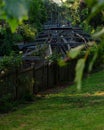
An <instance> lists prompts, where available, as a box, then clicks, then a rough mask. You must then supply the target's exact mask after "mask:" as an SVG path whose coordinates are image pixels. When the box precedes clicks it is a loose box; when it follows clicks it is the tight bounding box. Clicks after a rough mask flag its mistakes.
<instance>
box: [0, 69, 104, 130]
mask: <svg viewBox="0 0 104 130" xmlns="http://www.w3.org/2000/svg"><path fill="white" fill-rule="evenodd" d="M0 130H104V71H101V72H98V73H94V74H92V75H91V76H89V77H88V78H87V79H85V80H84V81H83V87H82V91H81V92H80V93H78V92H77V91H76V87H75V86H74V85H73V86H71V87H68V88H65V89H64V90H62V91H60V92H59V93H54V94H47V95H46V96H44V97H42V98H41V99H39V100H37V101H35V102H33V103H32V104H30V105H26V106H25V107H22V108H19V109H18V110H17V111H15V112H12V113H9V114H5V115H1V116H0Z"/></svg>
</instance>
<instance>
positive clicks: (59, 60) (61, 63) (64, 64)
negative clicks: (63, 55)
mask: <svg viewBox="0 0 104 130" xmlns="http://www.w3.org/2000/svg"><path fill="white" fill-rule="evenodd" d="M58 64H59V66H61V67H63V66H66V65H67V64H66V62H65V61H64V60H63V59H58Z"/></svg>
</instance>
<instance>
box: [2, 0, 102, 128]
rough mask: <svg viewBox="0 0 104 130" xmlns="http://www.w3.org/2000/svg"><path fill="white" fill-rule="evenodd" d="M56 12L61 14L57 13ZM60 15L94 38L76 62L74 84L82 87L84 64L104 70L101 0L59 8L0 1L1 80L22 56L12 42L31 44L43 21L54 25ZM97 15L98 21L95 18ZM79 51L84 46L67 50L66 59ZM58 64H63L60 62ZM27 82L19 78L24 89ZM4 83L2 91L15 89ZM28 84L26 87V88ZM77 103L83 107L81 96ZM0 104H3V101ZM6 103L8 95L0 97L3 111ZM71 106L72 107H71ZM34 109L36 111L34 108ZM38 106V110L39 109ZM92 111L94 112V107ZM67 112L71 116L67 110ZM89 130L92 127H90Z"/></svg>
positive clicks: (45, 1) (37, 1)
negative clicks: (53, 22)
mask: <svg viewBox="0 0 104 130" xmlns="http://www.w3.org/2000/svg"><path fill="white" fill-rule="evenodd" d="M62 1H63V0H62ZM58 12H60V13H59V14H58ZM59 15H61V16H62V19H65V20H66V21H71V23H72V24H73V25H74V26H80V27H82V28H84V30H85V31H87V32H88V33H90V34H91V35H92V37H93V39H95V42H93V45H94V46H93V47H91V48H89V49H88V50H87V51H86V52H85V53H84V55H82V56H81V57H80V58H81V59H79V61H78V64H77V67H76V79H75V81H76V82H77V83H78V89H80V88H81V87H80V85H81V81H82V78H83V71H84V69H85V68H86V65H88V66H87V69H88V71H89V72H90V71H91V70H92V68H93V66H94V68H100V67H101V68H103V67H104V35H103V34H104V27H103V26H104V1H102V0H99V1H97V0H96V1H93V0H72V1H71V0H67V1H65V2H63V3H62V5H61V6H59V5H57V4H56V3H54V2H53V1H51V0H31V1H26V0H15V1H12V0H9V2H8V0H0V56H3V58H2V59H0V76H1V77H2V75H5V73H7V72H8V71H14V70H17V69H18V68H19V67H20V66H21V61H22V59H21V56H20V55H19V52H18V49H17V48H16V46H15V43H16V44H17V43H18V42H22V43H23V42H24V43H28V42H32V41H34V39H35V37H36V36H37V34H38V32H39V31H41V29H42V25H43V24H44V22H46V21H48V20H49V21H48V22H51V20H52V17H53V16H54V19H56V21H55V22H56V23H57V22H59V21H60V19H59ZM99 16H100V18H98V17H99ZM57 17H58V18H57ZM95 21H96V22H95ZM62 22H63V21H62ZM95 32H96V33H95ZM96 39H97V40H96ZM96 41H97V42H96ZM97 44H99V45H97ZM79 48H80V47H79ZM82 49H83V47H81V48H80V49H78V48H76V49H72V51H70V52H69V54H68V55H69V57H71V58H73V54H74V58H76V57H78V56H79V54H80V53H81V50H82ZM43 51H44V50H42V53H41V55H42V54H43ZM13 52H15V53H16V55H14V56H11V53H13ZM34 55H39V54H38V52H37V53H36V54H34ZM59 56H60V55H59V54H58V55H57V54H53V55H52V57H48V59H49V60H50V61H56V59H57V58H58V57H59ZM78 58H79V57H78ZM60 64H63V65H65V64H64V62H63V61H60ZM101 75H102V74H101ZM95 78H96V77H95ZM12 79H13V77H12ZM28 80H29V77H28V78H26V79H22V77H20V79H19V83H20V84H22V87H23V86H25V85H24V84H27V85H28ZM5 81H7V80H2V79H0V89H1V90H2V88H3V89H4V88H5V86H7V87H8V88H12V87H15V86H13V80H11V82H10V80H8V82H7V83H6V82H5ZM26 81H27V82H26ZM25 82H26V83H25ZM11 83H12V85H11ZM32 83H33V81H31V84H32ZM20 84H19V85H20ZM19 85H18V86H19ZM27 85H26V87H28V86H27ZM15 88H16V87H15ZM95 89H96V88H95ZM82 90H83V88H82ZM86 90H87V89H86ZM70 92H73V91H70ZM59 95H60V94H59ZM23 96H24V95H23ZM82 96H83V95H82ZM49 98H50V96H49ZM88 98H89V97H88ZM72 99H73V98H72ZM91 99H92V98H91ZM47 100H48V99H46V101H47ZM62 100H63V99H62ZM73 100H74V99H73ZM80 100H81V103H82V105H83V104H85V105H86V103H87V101H86V100H85V101H84V103H83V100H82V97H80V96H79V98H78V101H79V102H80ZM87 100H88V99H87ZM0 101H1V102H2V100H0ZM9 101H10V95H9V96H8V95H7V96H5V97H3V103H4V104H6V105H5V106H6V108H7V107H8V106H9V105H10V107H11V104H9V105H8V102H9ZM40 102H41V101H40ZM3 103H1V104H0V105H2V104H3ZM41 103H42V102H41ZM47 103H48V102H47ZM57 103H58V102H57ZM59 104H60V103H59ZM95 104H96V103H95ZM53 105H54V104H53ZM71 105H72V106H73V104H71ZM79 105H80V103H79ZM88 105H89V102H88ZM43 106H44V105H43ZM56 106H57V104H56ZM72 106H71V107H72ZM33 107H34V105H33ZM35 107H36V109H37V105H36V106H35ZM39 107H40V108H41V106H39ZM89 107H91V106H89ZM99 107H100V106H99ZM3 109H4V108H3ZM91 109H92V110H93V108H91ZM98 109H100V108H98ZM85 111H86V110H85ZM68 113H70V110H69V112H68ZM34 114H36V113H34ZM59 114H60V113H59ZM66 114H67V113H66ZM78 114H79V113H78ZM32 118H33V117H32ZM75 118H76V117H75ZM101 118H102V117H101ZM56 119H58V118H56ZM98 119H100V117H98ZM101 125H102V124H101ZM66 126H67V124H66ZM3 127H4V126H3ZM95 127H96V126H95ZM101 128H102V126H101ZM92 129H94V128H93V127H92Z"/></svg>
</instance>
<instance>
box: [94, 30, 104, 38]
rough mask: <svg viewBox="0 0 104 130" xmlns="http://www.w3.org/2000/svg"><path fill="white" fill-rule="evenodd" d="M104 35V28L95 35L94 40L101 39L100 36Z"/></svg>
mask: <svg viewBox="0 0 104 130" xmlns="http://www.w3.org/2000/svg"><path fill="white" fill-rule="evenodd" d="M102 35H104V28H103V29H102V30H101V31H100V32H97V33H95V34H94V35H93V37H94V38H99V37H100V36H102Z"/></svg>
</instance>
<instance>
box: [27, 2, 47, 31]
mask: <svg viewBox="0 0 104 130" xmlns="http://www.w3.org/2000/svg"><path fill="white" fill-rule="evenodd" d="M46 17H47V15H46V9H45V5H44V2H43V1H42V0H31V1H30V9H29V20H28V21H29V24H32V25H33V26H34V27H35V28H36V29H40V28H41V26H42V24H43V23H44V22H45V21H46Z"/></svg>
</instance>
